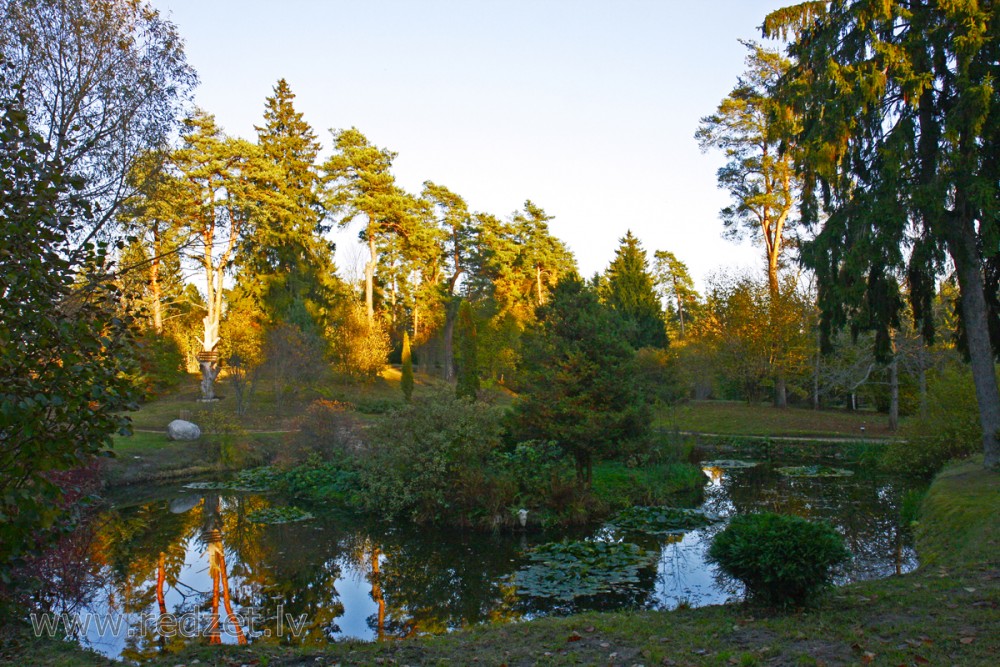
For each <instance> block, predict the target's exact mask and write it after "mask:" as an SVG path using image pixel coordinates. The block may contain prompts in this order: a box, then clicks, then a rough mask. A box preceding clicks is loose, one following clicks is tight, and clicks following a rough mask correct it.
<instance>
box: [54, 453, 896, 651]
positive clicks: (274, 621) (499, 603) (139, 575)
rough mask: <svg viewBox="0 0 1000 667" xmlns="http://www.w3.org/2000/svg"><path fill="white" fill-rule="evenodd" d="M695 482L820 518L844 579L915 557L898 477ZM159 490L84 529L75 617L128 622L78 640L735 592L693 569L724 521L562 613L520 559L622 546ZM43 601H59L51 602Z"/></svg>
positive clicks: (255, 633)
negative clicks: (194, 620) (848, 554)
mask: <svg viewBox="0 0 1000 667" xmlns="http://www.w3.org/2000/svg"><path fill="white" fill-rule="evenodd" d="M706 475H708V477H709V480H710V483H709V485H708V486H707V487H706V489H705V492H704V498H703V502H702V503H701V507H702V508H703V509H705V510H706V511H708V512H712V513H716V514H719V515H722V516H732V515H734V514H736V513H744V512H753V511H760V510H771V511H777V512H783V513H791V514H797V515H800V516H805V517H807V518H810V519H827V520H829V521H831V522H832V523H833V524H834V525H835V526H836V527H837V529H838V530H839V531H840V532H841V533H842V534H843V535H844V537H845V540H846V541H847V543H848V545H849V547H850V548H851V550H852V551H853V553H854V554H855V560H854V562H853V563H852V564H851V566H850V569H849V570H848V571H847V572H846V573H845V575H844V578H845V580H846V579H849V578H870V577H873V576H885V575H889V574H892V573H896V572H901V571H905V570H907V569H909V568H911V567H913V566H915V564H916V562H915V558H914V556H913V551H912V549H911V548H910V547H909V546H908V544H907V543H906V540H905V535H904V533H903V532H902V531H900V530H899V528H898V523H899V521H898V516H899V510H898V504H899V498H900V494H901V492H902V491H903V488H902V487H901V486H900V484H899V483H898V482H897V481H894V480H891V479H886V478H881V477H871V476H866V475H864V474H861V473H860V472H859V473H858V474H856V475H854V476H853V477H848V478H834V479H829V478H823V479H808V478H790V477H786V476H783V475H781V474H780V473H778V472H776V471H775V470H774V469H772V467H770V466H768V465H760V466H758V467H754V468H742V469H730V468H708V469H706ZM163 495H164V494H163V493H161V495H160V497H161V499H160V500H154V501H150V502H145V503H143V504H140V505H131V506H128V507H122V508H118V509H112V510H109V511H107V512H105V513H104V514H103V515H101V516H99V517H97V519H96V521H95V522H94V523H93V524H92V529H91V532H92V534H93V535H94V538H93V540H92V544H90V546H89V550H87V551H88V552H87V554H86V559H85V562H84V563H83V564H82V565H81V566H80V568H79V570H80V571H82V572H87V573H89V574H88V576H89V578H90V579H89V583H88V584H87V586H84V587H78V589H80V590H88V591H95V592H93V593H92V594H90V595H89V599H88V598H83V599H85V600H86V603H85V604H84V606H83V608H82V610H83V611H91V612H95V613H98V614H118V615H121V616H124V617H125V618H126V620H127V623H126V624H125V627H124V629H123V631H122V632H121V633H120V636H117V637H115V638H112V639H109V638H107V637H104V638H100V637H93V636H87V637H82V638H81V640H82V641H83V643H85V644H88V645H91V646H94V647H95V648H97V649H98V650H100V651H101V652H103V653H106V654H108V655H112V656H116V657H119V656H120V657H122V658H125V659H127V660H134V661H141V660H144V659H147V658H149V657H151V656H153V655H155V654H157V653H160V652H169V651H172V650H174V649H175V648H176V647H178V646H179V645H181V644H182V643H183V642H184V641H185V640H184V639H183V638H182V637H180V636H179V635H176V634H174V633H171V632H169V630H170V624H168V623H165V620H166V619H168V618H171V617H172V616H171V615H173V616H176V615H180V614H184V613H201V614H203V615H204V616H205V617H206V623H205V626H206V627H207V628H208V632H206V633H205V636H204V637H203V641H206V642H210V643H223V642H233V643H243V642H257V643H260V642H264V643H278V642H280V643H285V644H312V645H322V644H323V643H325V642H329V641H331V640H336V639H341V638H359V639H365V640H385V641H388V640H394V639H401V638H405V637H409V636H412V635H414V634H422V633H440V632H448V631H450V630H454V629H457V628H461V627H465V626H468V625H473V624H477V623H506V622H511V621H514V620H517V619H520V618H525V617H532V616H536V615H540V614H553V613H557V614H558V613H567V612H574V611H582V610H590V609H614V608H619V609H620V608H655V609H669V608H674V607H677V606H679V605H682V604H689V605H692V606H695V605H703V604H713V603H718V602H723V601H725V600H726V599H728V598H731V597H733V596H734V595H735V594H738V592H739V590H738V588H735V587H734V586H733V584H732V582H728V581H726V580H723V579H721V578H720V577H719V576H718V574H717V572H716V571H715V569H714V568H711V567H709V566H708V565H706V563H705V560H704V556H705V550H706V549H707V547H708V544H709V543H710V541H711V539H712V537H713V536H714V535H715V534H717V533H718V531H720V530H722V529H723V527H724V525H725V524H724V523H719V524H714V525H711V526H707V527H705V528H699V529H696V530H691V531H688V532H686V533H683V534H676V535H672V536H668V537H664V538H655V537H646V538H641V537H635V536H631V537H629V538H628V539H629V540H631V541H637V542H638V543H639V544H640V546H641V547H643V548H645V549H652V550H658V552H659V559H658V562H657V563H656V566H655V567H650V568H647V569H645V570H642V571H641V572H640V573H639V579H640V580H639V582H638V584H636V585H635V586H633V587H631V588H628V589H623V590H619V591H617V592H615V593H612V594H608V595H601V596H595V597H593V598H589V599H577V600H574V601H573V602H572V603H569V604H566V603H555V602H552V601H551V600H547V599H540V598H530V597H526V596H521V595H519V594H518V593H517V591H516V588H515V586H514V583H513V574H514V573H515V572H516V571H517V570H518V569H519V568H520V567H521V566H522V565H524V564H525V563H526V562H527V557H526V551H527V550H528V549H530V548H531V547H532V546H535V545H537V544H540V543H544V542H550V541H558V540H560V539H564V538H571V539H620V538H619V537H615V536H614V535H613V534H612V533H613V531H611V532H609V529H604V528H601V527H593V528H591V529H589V530H583V531H577V532H574V533H572V534H569V533H567V532H563V533H554V532H553V533H547V534H538V533H528V534H524V533H513V534H512V533H506V532H504V533H497V534H481V533H470V532H461V531H449V530H432V529H415V528H410V527H407V526H404V525H388V524H385V523H383V522H377V521H365V520H363V519H361V518H359V517H355V516H351V515H344V514H338V513H335V512H333V511H330V510H321V509H317V510H316V511H314V514H316V515H317V516H318V517H319V518H318V519H316V520H314V521H306V522H298V523H288V524H280V525H262V524H258V523H253V522H251V521H249V520H248V518H247V517H248V515H250V514H251V513H252V512H254V511H255V510H259V509H263V508H266V507H270V506H274V505H278V506H280V505H281V504H282V503H284V500H282V499H281V498H278V497H275V496H260V495H252V494H232V493H226V494H224V495H220V494H219V493H218V492H210V493H204V495H200V494H195V493H188V492H180V493H178V492H176V491H174V492H171V493H170V494H169V496H170V497H171V499H170V500H167V499H164V498H163ZM677 502H678V504H679V505H684V504H685V503H686V501H685V500H683V499H678V501H677ZM688 506H690V505H688ZM56 560H58V559H56ZM53 576H56V575H53ZM69 597H70V596H68V595H67V596H66V601H65V604H69V601H68V599H69ZM77 597H78V598H79V596H77ZM40 602H42V603H44V604H45V605H46V607H47V608H49V609H61V608H64V607H63V606H60V602H61V601H60V599H58V596H55V597H53V596H51V595H50V596H49V597H48V598H46V599H44V600H42V601H40ZM251 615H252V616H253V618H252V619H251ZM144 617H146V618H147V619H152V621H153V622H152V623H150V626H151V627H150V628H149V629H148V630H149V631H148V632H145V633H133V634H131V635H128V636H126V631H127V630H128V629H129V628H137V627H139V626H140V624H141V623H142V622H143V618H144ZM295 619H302V620H303V625H302V627H301V630H300V632H299V633H298V634H294V635H293V634H292V633H290V632H289V627H290V626H289V621H290V620H295ZM250 620H253V623H252V624H251V623H250V622H249V621H250ZM282 629H283V630H284V631H283V632H279V630H282Z"/></svg>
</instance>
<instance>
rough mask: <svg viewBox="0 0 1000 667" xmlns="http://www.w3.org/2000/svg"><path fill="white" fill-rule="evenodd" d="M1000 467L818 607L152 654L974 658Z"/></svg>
mask: <svg viewBox="0 0 1000 667" xmlns="http://www.w3.org/2000/svg"><path fill="white" fill-rule="evenodd" d="M998 494H1000V475H998V474H997V473H991V472H987V471H985V470H983V469H982V465H981V459H980V460H979V461H970V462H966V463H962V464H959V465H957V466H954V467H951V468H949V469H948V470H946V471H945V472H944V473H942V474H941V475H940V476H939V477H938V478H937V479H936V480H935V482H934V483H933V485H932V486H931V489H930V491H929V493H928V495H927V498H926V499H925V501H924V503H923V506H922V513H921V517H920V527H919V529H918V533H917V549H918V553H919V554H920V556H921V558H922V561H923V564H922V565H921V567H920V569H919V570H917V571H916V572H914V573H911V574H908V575H904V576H896V577H889V578H887V579H882V580H878V581H871V582H863V583H858V584H853V585H850V586H845V587H843V588H839V589H836V590H835V591H833V592H831V593H829V594H827V595H826V596H825V597H824V598H821V599H820V600H819V601H818V603H817V604H816V605H815V606H814V607H812V608H809V609H805V610H799V611H796V612H789V613H776V612H773V611H768V610H764V609H759V608H751V607H746V606H742V605H727V606H716V607H705V608H700V609H682V610H678V611H674V612H619V613H602V614H597V613H593V614H584V615H578V616H571V617H567V618H543V619H538V620H535V621H530V622H525V623H517V624H512V625H489V626H483V627H476V628H471V629H468V630H464V631H461V632H454V633H450V634H448V635H444V636H440V637H430V638H424V639H416V640H407V641H396V642H385V643H381V644H362V643H356V642H343V643H337V644H332V645H329V646H328V647H325V648H317V647H308V648H281V647H276V646H268V645H262V644H258V645H254V646H250V647H234V646H225V647H210V646H197V647H192V648H190V649H188V650H187V651H186V652H185V653H183V654H181V655H172V656H164V657H162V658H158V659H156V660H154V661H153V664H154V665H178V664H193V663H194V661H195V660H198V661H199V664H202V665H218V666H222V665H234V664H235V665H238V664H255V665H272V666H273V665H282V666H291V665H300V666H305V665H323V664H326V665H329V664H336V663H339V664H342V665H371V664H397V665H404V664H409V665H466V664H473V663H477V664H483V665H501V664H506V665H535V664H539V665H571V664H572V665H579V664H584V665H607V664H615V665H621V664H623V665H634V664H643V665H659V664H676V665H718V666H719V667H725V666H727V665H770V664H777V665H843V664H847V665H854V664H867V663H871V664H875V665H915V664H916V665H919V664H932V665H938V664H941V665H963V667H969V666H972V667H975V666H978V665H982V666H984V667H985V666H987V665H989V666H992V665H996V664H997V655H998V653H1000V634H998V633H997V632H996V629H997V627H1000V497H998ZM0 664H10V665H26V664H31V665H40V666H54V665H72V666H75V665H94V664H117V663H110V662H108V661H100V660H98V659H96V658H95V657H94V656H93V655H92V654H88V653H86V652H83V651H79V650H74V649H71V648H68V647H67V646H66V645H65V644H61V643H58V642H52V641H37V640H34V639H31V638H30V637H29V636H28V634H27V633H26V632H25V631H24V630H23V629H22V630H14V629H8V630H7V631H6V637H5V639H4V640H3V641H2V642H0Z"/></svg>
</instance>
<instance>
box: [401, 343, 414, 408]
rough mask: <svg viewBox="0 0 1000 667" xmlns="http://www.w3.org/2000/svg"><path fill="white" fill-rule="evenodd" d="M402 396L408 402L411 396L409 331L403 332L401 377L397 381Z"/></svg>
mask: <svg viewBox="0 0 1000 667" xmlns="http://www.w3.org/2000/svg"><path fill="white" fill-rule="evenodd" d="M399 386H400V388H401V389H402V390H403V397H404V398H405V399H406V402H407V403H409V402H410V399H411V398H412V397H413V357H412V355H411V353H410V333H409V332H408V331H404V332H403V377H402V378H401V380H400V382H399Z"/></svg>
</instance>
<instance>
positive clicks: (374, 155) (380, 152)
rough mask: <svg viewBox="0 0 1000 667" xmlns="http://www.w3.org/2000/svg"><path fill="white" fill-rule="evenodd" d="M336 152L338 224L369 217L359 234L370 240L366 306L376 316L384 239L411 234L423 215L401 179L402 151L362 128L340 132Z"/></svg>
mask: <svg viewBox="0 0 1000 667" xmlns="http://www.w3.org/2000/svg"><path fill="white" fill-rule="evenodd" d="M333 148H334V153H333V155H331V156H330V158H329V159H328V160H327V161H326V162H325V163H324V164H323V173H324V180H325V183H326V186H327V193H326V197H327V203H328V205H329V206H330V207H331V208H332V209H333V210H335V211H337V212H339V214H340V219H339V221H338V224H339V225H340V226H341V227H346V226H348V225H349V224H351V222H353V221H354V220H355V219H357V218H361V219H363V220H364V224H365V226H364V229H362V231H361V233H360V234H359V236H360V238H361V239H362V241H363V242H364V243H365V244H366V245H367V246H368V253H369V258H368V262H366V263H365V310H366V312H367V315H368V321H369V322H374V321H375V273H376V268H377V267H378V264H379V245H380V244H385V243H386V242H387V241H388V240H389V239H391V237H393V236H403V237H405V236H407V235H408V233H409V231H410V229H411V227H413V226H414V225H415V224H416V222H417V221H418V220H419V214H418V213H419V209H420V205H419V204H418V202H417V200H416V198H415V197H413V196H411V195H409V194H407V193H406V192H405V191H404V190H403V189H402V188H400V187H399V186H397V185H396V179H395V177H394V176H393V175H392V172H391V169H392V162H393V160H395V159H396V153H394V152H392V151H390V150H387V149H384V148H379V147H378V146H375V145H373V144H371V143H370V142H369V141H368V138H367V137H365V135H363V134H362V133H361V132H360V131H358V129H357V128H354V127H352V128H350V129H348V130H340V131H339V132H336V133H335V134H334V146H333Z"/></svg>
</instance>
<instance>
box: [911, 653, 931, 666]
mask: <svg viewBox="0 0 1000 667" xmlns="http://www.w3.org/2000/svg"><path fill="white" fill-rule="evenodd" d="M913 660H914V662H918V663H920V664H921V665H926V664H929V663H930V660H928V659H927V658H925V657H924V656H922V655H916V656H913Z"/></svg>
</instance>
